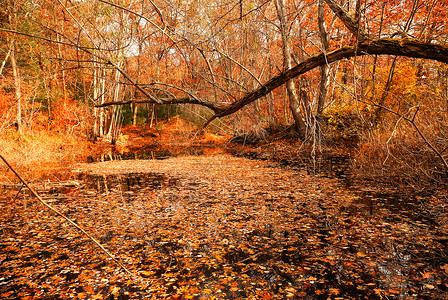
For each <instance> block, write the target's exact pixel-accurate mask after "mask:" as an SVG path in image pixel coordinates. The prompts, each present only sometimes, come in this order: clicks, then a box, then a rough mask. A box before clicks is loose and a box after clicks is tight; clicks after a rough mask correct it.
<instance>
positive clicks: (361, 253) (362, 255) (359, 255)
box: [356, 252, 367, 257]
mask: <svg viewBox="0 0 448 300" xmlns="http://www.w3.org/2000/svg"><path fill="white" fill-rule="evenodd" d="M356 256H358V257H366V256H367V254H365V253H364V252H356Z"/></svg>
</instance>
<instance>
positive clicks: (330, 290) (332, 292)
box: [329, 288, 341, 295]
mask: <svg viewBox="0 0 448 300" xmlns="http://www.w3.org/2000/svg"><path fill="white" fill-rule="evenodd" d="M329 292H330V294H331V295H339V293H340V292H341V291H340V290H339V289H335V288H331V289H329Z"/></svg>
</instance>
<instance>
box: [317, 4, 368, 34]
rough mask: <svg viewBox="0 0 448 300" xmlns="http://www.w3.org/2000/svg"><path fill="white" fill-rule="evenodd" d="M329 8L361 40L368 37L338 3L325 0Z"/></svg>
mask: <svg viewBox="0 0 448 300" xmlns="http://www.w3.org/2000/svg"><path fill="white" fill-rule="evenodd" d="M325 2H326V3H327V5H328V6H329V7H330V8H331V10H332V11H333V12H334V13H335V14H336V15H337V16H338V18H339V19H340V20H341V21H342V22H343V23H344V25H345V27H347V29H348V30H350V32H351V33H352V34H353V35H354V36H355V37H356V38H357V39H358V40H359V41H360V42H363V41H365V40H366V39H368V35H367V34H366V33H365V32H364V30H363V29H362V28H361V27H360V26H359V24H358V23H357V22H356V20H355V19H353V18H352V17H351V16H350V15H349V14H348V12H346V11H345V10H344V9H343V8H342V7H341V6H339V4H337V3H334V2H333V1H332V0H325Z"/></svg>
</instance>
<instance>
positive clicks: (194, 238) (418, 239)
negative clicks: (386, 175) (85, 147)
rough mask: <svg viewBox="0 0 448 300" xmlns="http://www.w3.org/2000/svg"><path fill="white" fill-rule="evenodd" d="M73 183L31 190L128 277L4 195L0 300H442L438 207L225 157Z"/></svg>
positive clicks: (145, 164)
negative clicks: (407, 205)
mask: <svg viewBox="0 0 448 300" xmlns="http://www.w3.org/2000/svg"><path fill="white" fill-rule="evenodd" d="M73 180H75V181H76V182H77V184H74V185H61V186H58V187H56V188H52V189H48V188H45V189H44V187H43V186H42V187H39V186H37V187H36V189H37V190H39V191H40V193H41V194H42V195H43V196H44V197H45V198H46V199H48V201H51V203H52V205H54V206H56V207H57V208H58V209H59V210H60V211H62V212H63V213H64V214H65V215H66V216H68V217H69V218H70V219H72V220H73V221H75V222H76V223H77V224H79V225H80V226H82V227H83V228H84V229H86V231H87V232H89V233H90V234H91V235H92V236H94V237H95V238H96V239H97V240H99V241H100V242H101V243H102V244H103V245H104V246H105V247H106V248H107V249H108V250H109V251H110V252H112V253H113V254H114V255H115V256H116V258H118V259H119V260H120V261H121V262H122V263H123V264H124V265H126V267H127V268H128V269H130V270H131V271H132V272H134V273H135V274H137V275H138V278H139V279H134V280H132V279H129V278H127V277H126V275H125V274H124V272H123V271H122V270H121V269H120V268H119V267H118V266H116V265H115V264H114V263H113V261H112V260H111V259H110V258H109V257H107V256H106V255H105V254H104V253H102V252H101V251H99V250H98V248H96V247H95V245H93V244H92V243H91V242H90V241H89V240H88V239H87V238H86V237H84V236H82V235H81V234H80V233H79V232H77V231H76V230H75V229H74V228H72V227H70V226H69V225H67V224H66V223H64V222H63V221H62V220H59V219H58V218H57V217H55V216H54V215H53V214H51V213H50V212H48V211H46V210H44V209H43V207H42V206H41V205H40V204H39V203H37V202H35V201H34V200H33V199H32V198H31V196H30V195H29V194H28V193H27V192H26V191H23V190H22V191H20V192H19V193H18V192H17V190H11V189H4V193H3V194H2V196H0V201H1V206H2V210H3V212H2V214H1V216H0V226H1V228H0V234H1V245H0V261H1V264H0V298H2V299H17V298H20V299H68V298H80V299H83V298H85V299H143V298H150V299H151V298H152V299H386V298H387V299H398V298H400V299H414V298H422V299H425V298H426V299H444V298H446V297H447V296H448V292H447V289H448V282H447V279H448V271H447V270H448V259H447V253H448V245H447V241H448V226H447V214H446V209H447V203H446V199H443V198H437V197H430V198H429V199H426V198H425V199H421V201H420V202H418V203H419V204H418V206H413V207H412V212H410V213H403V214H400V212H399V211H397V210H393V209H391V207H392V206H391V205H382V204H381V203H383V202H381V201H377V199H376V198H375V197H374V196H371V197H367V198H366V197H364V196H362V194H360V193H359V192H357V191H354V190H350V189H347V188H346V187H345V186H344V184H343V183H341V182H340V181H339V180H338V179H335V178H333V179H332V178H326V177H323V176H316V175H312V174H307V173H306V172H305V171H303V170H300V169H294V168H290V167H287V166H280V165H278V164H275V163H272V162H269V161H260V160H249V159H246V158H241V157H233V156H230V155H214V156H184V157H175V158H168V159H164V160H128V161H108V162H97V163H91V164H79V165H78V166H77V168H76V169H75V170H74V172H73ZM39 188H40V189H39ZM371 195H372V194H371ZM390 201H392V200H390ZM386 204H387V203H386ZM422 216H424V217H422Z"/></svg>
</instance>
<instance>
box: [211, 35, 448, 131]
mask: <svg viewBox="0 0 448 300" xmlns="http://www.w3.org/2000/svg"><path fill="white" fill-rule="evenodd" d="M362 55H397V56H405V57H412V58H423V59H432V60H436V61H440V62H443V63H446V64H448V47H447V46H444V45H435V44H431V43H422V42H420V41H418V40H411V39H388V38H383V39H377V40H368V41H365V42H363V43H360V44H358V45H357V46H351V47H344V48H340V49H338V50H334V51H332V52H328V53H326V54H324V53H321V54H318V55H315V56H313V57H310V58H308V59H307V60H305V61H304V62H302V63H300V64H298V65H297V66H295V67H294V68H292V69H290V70H288V71H287V72H284V73H281V74H279V75H277V76H275V77H273V78H272V79H271V80H269V81H268V82H266V83H265V84H263V85H262V86H261V87H259V88H257V89H255V90H253V91H252V92H250V93H248V94H246V96H244V97H243V98H241V99H240V100H238V101H236V102H234V103H232V104H231V105H229V106H228V107H227V108H226V109H225V110H223V111H222V112H221V113H218V114H216V115H215V116H213V117H212V119H215V118H219V117H224V116H228V115H231V114H233V113H235V112H237V111H238V110H240V109H241V108H243V107H244V106H246V105H247V104H249V103H251V102H254V101H255V100H257V99H259V98H261V97H263V96H265V95H267V94H269V93H270V92H271V91H272V90H274V89H276V88H278V87H279V86H281V85H283V84H285V83H286V82H287V81H288V80H289V79H291V78H295V77H297V76H299V75H302V74H304V73H306V72H308V71H310V70H312V69H314V68H316V67H319V66H322V65H325V64H329V63H333V62H335V61H339V60H342V59H345V58H351V57H353V56H362ZM212 119H211V120H212ZM211 120H209V121H208V122H207V123H206V124H209V123H210V121H211Z"/></svg>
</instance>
